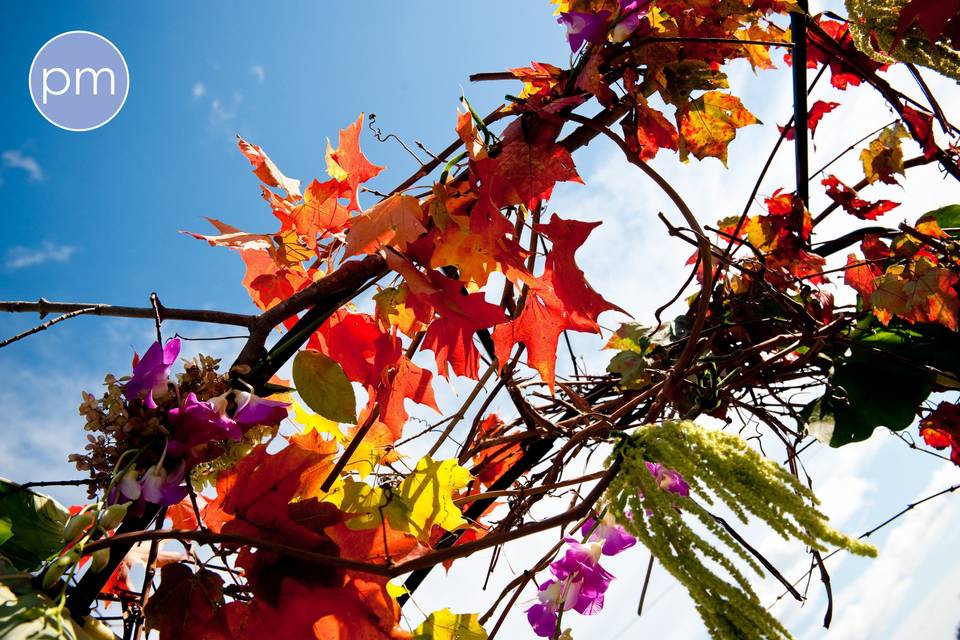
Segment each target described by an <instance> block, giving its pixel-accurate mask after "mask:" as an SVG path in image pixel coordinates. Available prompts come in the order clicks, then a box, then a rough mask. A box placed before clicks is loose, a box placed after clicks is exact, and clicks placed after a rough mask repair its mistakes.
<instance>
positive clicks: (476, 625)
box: [413, 609, 487, 640]
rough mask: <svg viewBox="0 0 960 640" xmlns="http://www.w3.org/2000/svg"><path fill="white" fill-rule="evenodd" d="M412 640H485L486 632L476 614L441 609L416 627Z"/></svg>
mask: <svg viewBox="0 0 960 640" xmlns="http://www.w3.org/2000/svg"><path fill="white" fill-rule="evenodd" d="M413 640H487V632H486V630H485V629H484V628H483V627H482V626H480V622H478V621H477V614H475V613H451V612H450V609H441V610H439V611H434V612H433V613H431V614H430V617H429V618H427V619H426V620H424V621H423V624H421V625H420V626H419V627H417V630H416V631H414V632H413Z"/></svg>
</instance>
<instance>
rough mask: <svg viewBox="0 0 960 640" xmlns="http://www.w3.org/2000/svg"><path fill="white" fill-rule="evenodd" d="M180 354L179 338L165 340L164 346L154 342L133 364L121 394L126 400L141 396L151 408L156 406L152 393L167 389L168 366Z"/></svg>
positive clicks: (170, 365)
mask: <svg viewBox="0 0 960 640" xmlns="http://www.w3.org/2000/svg"><path fill="white" fill-rule="evenodd" d="M178 355H180V338H173V339H172V340H168V341H167V345H166V346H161V345H160V343H159V342H154V343H153V344H152V345H150V348H149V349H147V352H146V353H145V354H143V357H142V358H140V360H139V361H138V362H137V363H136V364H135V365H134V367H133V375H132V376H130V380H129V381H128V382H127V384H126V386H124V388H123V395H124V397H126V399H127V400H138V399H140V398H143V401H144V403H145V404H146V405H147V407H149V408H151V409H156V408H157V403H156V402H154V400H153V394H155V393H162V392H165V391H166V390H167V376H168V375H169V374H170V368H171V367H172V366H173V363H174V362H176V361H177V356H178Z"/></svg>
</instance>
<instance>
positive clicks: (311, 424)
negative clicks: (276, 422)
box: [293, 401, 349, 444]
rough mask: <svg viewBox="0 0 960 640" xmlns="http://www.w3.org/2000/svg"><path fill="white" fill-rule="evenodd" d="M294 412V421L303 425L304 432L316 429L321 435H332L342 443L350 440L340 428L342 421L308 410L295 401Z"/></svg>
mask: <svg viewBox="0 0 960 640" xmlns="http://www.w3.org/2000/svg"><path fill="white" fill-rule="evenodd" d="M293 414H294V416H295V418H294V422H296V423H297V424H299V425H300V426H301V427H303V433H304V434H308V433H310V432H311V431H316V432H317V433H319V434H320V435H321V436H330V437H332V438H333V439H334V440H336V441H337V442H339V443H341V444H343V443H345V442H346V441H347V440H349V438H347V436H346V434H344V433H343V431H341V430H340V423H338V422H334V421H333V420H328V419H327V418H324V417H323V416H319V415H317V414H315V413H311V412H310V411H307V410H306V409H305V408H304V407H303V406H301V405H300V403H299V402H296V401H294V403H293Z"/></svg>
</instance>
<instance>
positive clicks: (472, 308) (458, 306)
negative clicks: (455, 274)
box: [423, 271, 508, 380]
mask: <svg viewBox="0 0 960 640" xmlns="http://www.w3.org/2000/svg"><path fill="white" fill-rule="evenodd" d="M430 281H431V282H432V283H433V284H434V285H435V286H436V287H437V289H438V291H437V293H434V294H433V295H431V296H430V303H431V304H432V305H433V307H434V308H435V309H436V311H437V314H438V317H437V318H435V319H434V320H433V322H431V323H430V326H429V328H428V329H427V333H426V335H425V336H424V338H423V348H424V349H429V350H430V351H433V353H434V355H435V356H436V361H437V371H438V372H439V373H440V375H442V376H443V377H445V378H448V379H449V372H448V367H449V368H452V369H453V372H454V373H455V374H456V375H458V376H467V377H469V378H473V379H474V380H476V379H477V375H478V366H479V361H480V354H479V353H478V352H477V347H476V345H474V342H473V337H474V334H475V333H476V332H477V331H479V330H480V329H487V328H489V327H492V326H494V325H497V324H501V323H503V322H507V320H508V318H507V316H506V315H504V313H503V310H502V309H501V308H500V307H498V306H497V305H494V304H490V303H489V302H487V301H486V300H485V298H484V294H483V293H470V294H468V293H466V291H464V289H463V284H462V283H460V282H459V281H457V280H452V279H450V278H447V277H444V276H442V275H440V274H439V273H438V272H436V271H433V272H431V274H430Z"/></svg>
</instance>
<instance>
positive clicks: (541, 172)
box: [471, 114, 583, 209]
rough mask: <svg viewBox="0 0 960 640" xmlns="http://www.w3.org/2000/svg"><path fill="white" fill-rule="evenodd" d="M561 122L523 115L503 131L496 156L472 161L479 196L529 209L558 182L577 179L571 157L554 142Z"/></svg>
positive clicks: (497, 202)
mask: <svg viewBox="0 0 960 640" xmlns="http://www.w3.org/2000/svg"><path fill="white" fill-rule="evenodd" d="M559 133H560V125H559V124H558V123H554V122H551V121H547V120H544V119H542V118H538V117H536V116H534V115H533V114H524V116H522V117H521V118H519V119H517V120H515V121H514V122H513V123H512V124H511V125H510V126H508V127H507V128H506V130H505V131H504V132H503V143H502V145H501V148H500V153H499V154H497V155H496V157H487V158H483V159H482V160H477V161H476V162H472V163H471V168H472V171H473V173H474V175H475V176H476V178H477V179H479V181H480V185H481V187H480V191H479V193H480V197H481V199H483V198H484V197H485V196H486V197H488V198H490V199H491V200H492V203H493V206H494V208H496V209H499V208H501V207H505V206H508V205H518V204H522V205H525V206H526V207H527V208H529V209H533V208H535V207H536V205H537V203H538V202H539V201H540V200H542V199H544V198H548V197H549V196H550V193H551V191H552V190H553V186H554V185H555V184H556V183H557V182H563V181H570V182H580V183H582V182H583V181H582V180H581V179H580V176H579V175H578V174H577V169H576V167H575V166H574V164H573V157H572V156H571V155H570V152H569V151H567V149H566V148H564V147H562V146H561V145H559V144H557V143H556V137H557V134H559Z"/></svg>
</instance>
